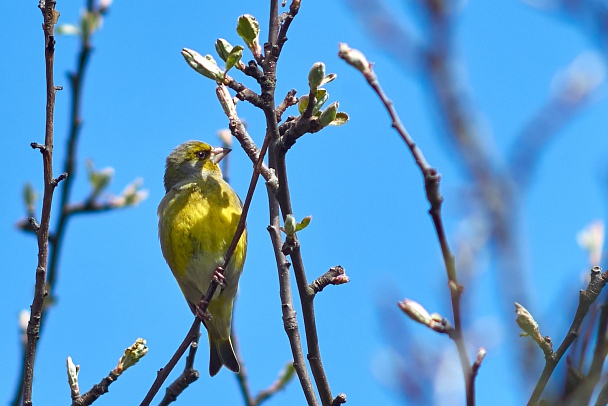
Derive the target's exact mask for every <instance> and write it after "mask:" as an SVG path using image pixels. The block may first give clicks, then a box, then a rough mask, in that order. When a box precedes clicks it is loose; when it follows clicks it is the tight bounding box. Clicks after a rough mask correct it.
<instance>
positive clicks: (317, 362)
mask: <svg viewBox="0 0 608 406" xmlns="http://www.w3.org/2000/svg"><path fill="white" fill-rule="evenodd" d="M292 6H293V7H294V10H295V11H296V12H297V9H298V8H299V1H294V2H293V3H292ZM278 10H279V2H278V0H271V2H270V17H269V27H268V42H267V43H266V44H264V60H263V64H262V68H263V71H264V76H265V78H266V80H265V81H263V82H262V83H261V84H262V99H263V100H264V101H265V102H266V103H265V105H264V108H263V111H264V115H265V116H266V131H267V133H266V138H271V140H272V142H273V148H270V150H269V156H268V166H269V168H270V169H275V170H276V175H277V179H278V184H279V187H278V189H277V190H276V193H272V191H271V190H270V189H269V194H268V198H269V209H270V226H269V227H268V231H269V233H270V236H271V241H272V244H273V249H274V252H275V259H276V262H277V268H278V271H279V285H280V287H281V289H280V293H281V303H282V308H283V324H284V327H285V331H286V332H287V336H288V338H289V342H290V346H291V350H292V355H293V357H294V364H293V365H294V368H295V370H296V373H297V374H298V378H299V380H300V384H301V386H302V389H303V391H304V395H305V397H306V400H307V402H308V404H309V405H317V404H318V403H317V399H316V397H315V395H314V391H313V390H312V382H311V381H310V377H309V376H308V372H307V370H306V365H305V363H304V360H303V351H302V344H301V341H300V335H299V332H298V325H297V321H296V318H295V312H294V310H293V301H292V298H291V287H290V286H289V262H287V259H286V258H285V255H284V254H283V252H282V251H281V246H282V242H281V236H280V231H279V229H280V217H279V210H278V209H279V206H280V208H281V211H282V215H283V219H285V217H286V216H287V215H288V214H293V213H292V210H291V203H290V196H289V187H288V184H287V172H286V168H285V161H284V158H285V156H284V153H280V152H279V151H277V148H275V147H274V145H275V143H276V142H277V141H278V139H279V135H280V132H279V126H278V122H277V114H276V112H277V111H276V103H275V90H276V64H277V60H278V58H279V55H280V52H281V45H282V43H284V41H285V39H286V35H287V29H288V27H289V23H290V22H289V23H287V24H286V25H284V26H283V27H282V29H280V27H279V24H280V22H279V14H278ZM294 15H295V14H294ZM279 30H280V31H279ZM279 35H281V37H280V38H279ZM281 155H282V157H281ZM291 259H292V260H293V261H294V263H295V266H294V272H295V274H296V281H297V284H298V290H299V293H300V298H301V302H302V313H303V314H304V324H305V331H306V337H307V344H308V350H309V356H308V359H309V362H310V364H311V370H312V371H313V375H314V376H315V383H316V384H317V390H318V391H319V394H320V397H321V403H322V404H323V405H324V406H328V405H330V404H331V401H332V397H331V391H330V389H329V384H328V383H327V379H326V378H325V373H324V371H323V367H322V364H321V357H320V353H319V351H318V337H317V335H316V327H315V322H314V309H313V306H312V299H310V297H312V296H314V295H308V294H307V292H306V289H307V287H308V283H307V282H306V275H305V273H304V265H303V262H302V258H301V256H300V255H299V250H294V251H293V252H292V254H291ZM296 268H297V269H296Z"/></svg>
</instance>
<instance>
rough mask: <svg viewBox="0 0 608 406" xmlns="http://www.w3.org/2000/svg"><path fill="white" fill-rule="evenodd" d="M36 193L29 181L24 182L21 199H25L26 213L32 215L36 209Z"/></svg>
mask: <svg viewBox="0 0 608 406" xmlns="http://www.w3.org/2000/svg"><path fill="white" fill-rule="evenodd" d="M38 198H39V196H38V193H36V190H35V189H34V186H33V185H32V184H31V183H29V182H28V183H26V184H25V186H23V200H24V201H25V207H26V210H27V212H28V214H30V215H33V213H34V211H35V210H36V202H37V201H38Z"/></svg>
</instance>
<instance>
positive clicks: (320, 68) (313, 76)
mask: <svg viewBox="0 0 608 406" xmlns="http://www.w3.org/2000/svg"><path fill="white" fill-rule="evenodd" d="M323 79H325V64H324V63H323V62H317V63H315V64H314V65H312V68H310V72H308V86H309V87H310V90H311V91H313V92H316V91H317V89H318V88H319V86H321V84H322V83H323Z"/></svg>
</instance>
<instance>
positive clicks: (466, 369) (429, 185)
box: [338, 44, 475, 405]
mask: <svg viewBox="0 0 608 406" xmlns="http://www.w3.org/2000/svg"><path fill="white" fill-rule="evenodd" d="M338 56H340V58H342V59H344V60H345V61H346V63H348V64H349V65H351V66H353V67H354V68H355V69H357V70H358V71H359V72H361V73H362V74H363V77H364V78H365V80H366V81H367V83H368V84H369V85H370V87H371V88H372V89H373V90H374V92H375V93H376V94H377V96H378V97H379V98H380V101H381V102H382V104H383V105H384V107H385V109H386V111H387V112H388V114H389V115H390V117H391V120H392V127H393V128H394V129H395V130H396V131H397V133H398V134H399V135H400V136H401V139H402V140H403V141H404V142H405V144H406V145H407V147H408V148H409V150H410V152H411V154H412V157H413V158H414V161H415V162H416V165H417V166H418V168H419V169H420V171H421V173H422V176H423V178H424V186H425V190H426V197H427V200H428V201H429V204H430V206H431V207H430V209H429V214H430V215H431V218H432V220H433V225H434V226H435V232H436V234H437V238H438V240H439V244H440V246H441V252H442V254H443V261H444V264H445V268H446V273H447V277H448V286H449V288H450V297H451V301H452V314H453V317H454V328H453V331H452V330H451V329H450V334H449V336H450V338H452V340H453V341H454V343H455V344H456V348H457V349H458V355H459V357H460V363H461V367H462V373H463V376H464V379H465V387H466V393H467V405H474V404H475V394H474V393H472V392H471V390H472V389H473V388H474V385H472V384H470V380H471V379H472V378H473V375H472V370H471V366H470V365H469V357H468V354H467V350H466V345H465V342H464V337H463V335H462V321H461V310H460V298H461V295H462V290H463V287H462V285H460V284H459V283H458V278H457V274H456V266H455V262H454V256H453V255H452V252H451V250H450V247H449V244H448V240H447V236H446V233H445V229H444V225H443V219H442V214H441V206H442V204H443V196H442V195H441V192H440V190H439V183H440V180H441V175H440V174H439V173H438V171H437V169H435V168H433V167H431V166H430V165H429V163H428V162H427V160H426V158H425V157H424V154H423V153H422V150H420V148H419V147H418V146H417V145H416V143H415V142H414V140H413V139H412V137H411V136H410V134H409V133H408V131H407V130H406V129H405V127H404V125H403V123H402V122H401V120H400V119H399V115H398V114H397V111H396V110H395V107H394V105H393V102H392V101H391V100H390V99H389V98H388V96H387V95H386V93H384V90H383V89H382V87H381V86H380V83H379V81H378V77H377V76H376V74H375V73H374V71H373V70H372V67H371V64H370V63H369V62H368V61H367V58H366V57H365V55H363V54H362V53H361V52H359V51H357V50H354V49H351V48H349V47H348V45H346V44H340V52H339V53H338Z"/></svg>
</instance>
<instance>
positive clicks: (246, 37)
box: [236, 14, 262, 59]
mask: <svg viewBox="0 0 608 406" xmlns="http://www.w3.org/2000/svg"><path fill="white" fill-rule="evenodd" d="M236 33H237V34H238V35H239V37H241V38H242V39H243V41H245V44H247V48H249V50H250V51H251V53H252V54H253V56H254V57H255V58H256V59H257V58H260V57H261V56H262V48H261V47H260V42H259V36H260V24H259V23H258V20H256V19H255V17H254V16H252V15H251V14H243V15H242V16H240V17H239V20H238V23H237V25H236Z"/></svg>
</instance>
